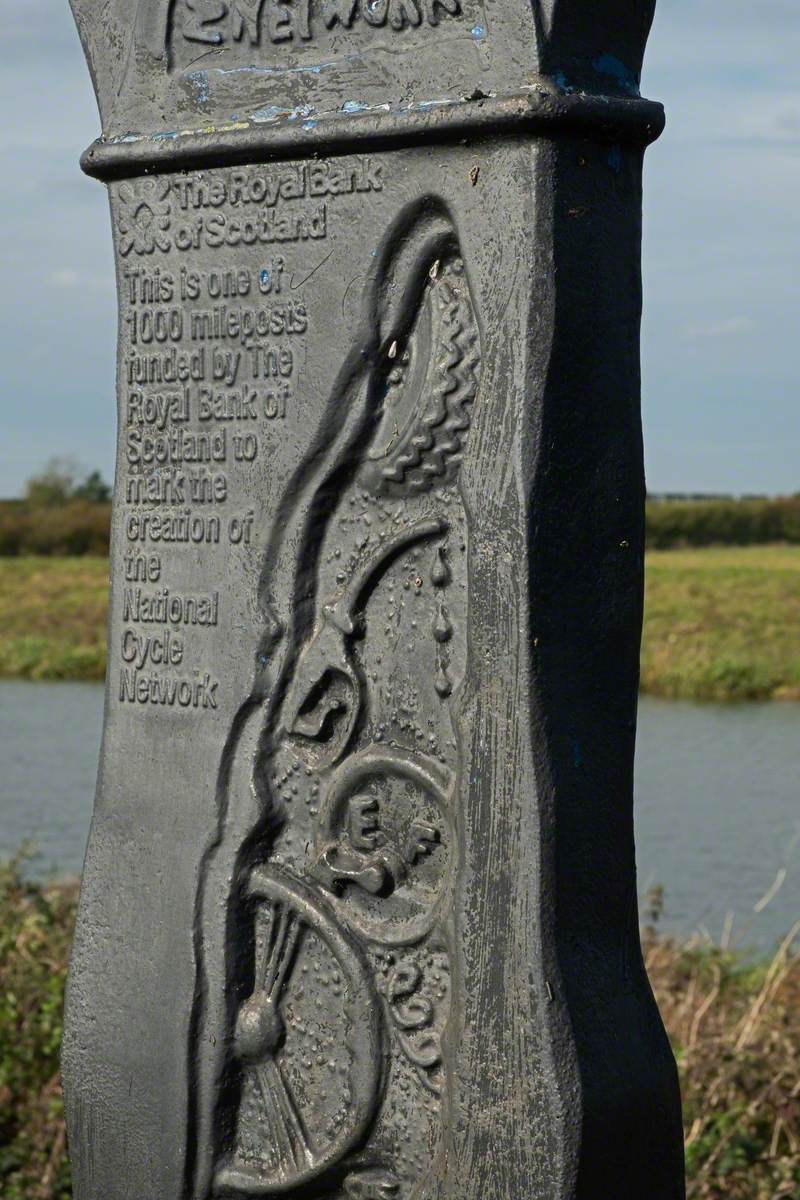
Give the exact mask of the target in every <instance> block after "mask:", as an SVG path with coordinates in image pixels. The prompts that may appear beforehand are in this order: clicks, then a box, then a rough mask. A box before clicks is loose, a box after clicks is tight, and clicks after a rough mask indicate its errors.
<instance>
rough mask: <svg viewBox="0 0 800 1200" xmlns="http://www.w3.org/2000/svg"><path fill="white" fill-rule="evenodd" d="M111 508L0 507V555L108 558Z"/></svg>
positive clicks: (80, 504) (80, 503)
mask: <svg viewBox="0 0 800 1200" xmlns="http://www.w3.org/2000/svg"><path fill="white" fill-rule="evenodd" d="M110 520H111V505H110V504H96V503H92V502H91V501H89V500H70V501H68V502H67V503H66V504H58V505H46V506H45V505H41V506H39V505H28V504H24V503H20V502H14V501H6V502H4V503H1V504H0V555H4V556H6V557H8V556H13V555H18V554H57V555H64V556H66V555H79V554H108V541H109V529H110Z"/></svg>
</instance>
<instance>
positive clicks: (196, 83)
mask: <svg viewBox="0 0 800 1200" xmlns="http://www.w3.org/2000/svg"><path fill="white" fill-rule="evenodd" d="M186 79H187V81H188V82H189V83H190V84H191V86H192V87H193V88H194V91H195V100H196V101H197V103H198V104H207V103H208V100H209V97H210V87H209V82H208V71H190V72H189V74H188V75H187V76H186Z"/></svg>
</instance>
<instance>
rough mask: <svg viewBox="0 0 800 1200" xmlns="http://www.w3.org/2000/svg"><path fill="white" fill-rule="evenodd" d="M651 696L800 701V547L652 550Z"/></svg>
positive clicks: (646, 644) (648, 616) (646, 665)
mask: <svg viewBox="0 0 800 1200" xmlns="http://www.w3.org/2000/svg"><path fill="white" fill-rule="evenodd" d="M642 690H643V691H645V692H650V693H653V694H655V695H659V696H669V697H680V698H682V699H691V700H757V699H770V698H774V699H787V700H800V546H735V547H725V546H719V547H709V548H706V549H702V550H653V551H651V552H650V553H648V555H647V591H646V603H645V628H644V639H643V644H642Z"/></svg>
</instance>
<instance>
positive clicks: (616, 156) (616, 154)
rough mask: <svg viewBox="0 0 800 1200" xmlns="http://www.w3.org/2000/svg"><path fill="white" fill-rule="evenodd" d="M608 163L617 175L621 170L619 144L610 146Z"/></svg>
mask: <svg viewBox="0 0 800 1200" xmlns="http://www.w3.org/2000/svg"><path fill="white" fill-rule="evenodd" d="M608 165H609V166H610V167H611V170H612V171H613V172H614V174H615V175H619V173H620V171H621V170H622V150H621V149H620V147H619V146H612V147H611V149H610V150H609V152H608Z"/></svg>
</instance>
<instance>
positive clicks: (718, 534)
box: [647, 495, 800, 550]
mask: <svg viewBox="0 0 800 1200" xmlns="http://www.w3.org/2000/svg"><path fill="white" fill-rule="evenodd" d="M769 542H793V543H798V542H800V495H796V496H785V497H779V498H778V499H774V500H767V499H762V498H758V499H756V498H753V499H749V498H748V499H742V500H722V499H720V500H649V501H648V502H647V545H648V546H650V547H651V548H652V549H655V550H667V549H670V548H672V547H676V546H714V545H721V546H756V545H764V544H765V543H769Z"/></svg>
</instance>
